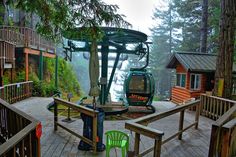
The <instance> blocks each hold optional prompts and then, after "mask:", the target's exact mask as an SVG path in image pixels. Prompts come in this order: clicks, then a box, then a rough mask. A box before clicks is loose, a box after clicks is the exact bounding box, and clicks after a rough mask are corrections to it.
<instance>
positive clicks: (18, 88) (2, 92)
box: [0, 81, 33, 103]
mask: <svg viewBox="0 0 236 157" xmlns="http://www.w3.org/2000/svg"><path fill="white" fill-rule="evenodd" d="M32 91H33V81H26V82H19V83H13V84H8V85H4V86H2V87H0V98H2V99H3V100H5V101H7V102H8V103H15V102H17V101H20V100H23V99H25V98H28V97H30V96H32Z"/></svg>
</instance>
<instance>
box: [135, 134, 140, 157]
mask: <svg viewBox="0 0 236 157" xmlns="http://www.w3.org/2000/svg"><path fill="white" fill-rule="evenodd" d="M139 143H140V134H138V133H135V139H134V156H138V155H139Z"/></svg>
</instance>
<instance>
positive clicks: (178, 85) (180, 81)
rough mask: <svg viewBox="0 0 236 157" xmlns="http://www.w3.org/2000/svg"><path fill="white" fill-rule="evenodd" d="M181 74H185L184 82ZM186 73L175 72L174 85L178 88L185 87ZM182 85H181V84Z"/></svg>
mask: <svg viewBox="0 0 236 157" xmlns="http://www.w3.org/2000/svg"><path fill="white" fill-rule="evenodd" d="M178 75H180V80H179V83H180V84H178ZM183 75H184V76H185V80H184V84H182V83H183V80H182V79H183ZM186 81H187V74H186V73H176V86H177V87H180V88H186ZM182 85H183V86H182Z"/></svg>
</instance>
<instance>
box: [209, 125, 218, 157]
mask: <svg viewBox="0 0 236 157" xmlns="http://www.w3.org/2000/svg"><path fill="white" fill-rule="evenodd" d="M218 129H219V128H218V127H217V126H215V125H212V128H211V140H210V146H209V152H208V157H214V156H216V155H217V154H216V146H217V143H218V141H219V138H218V132H219V130H218ZM218 155H219V154H218Z"/></svg>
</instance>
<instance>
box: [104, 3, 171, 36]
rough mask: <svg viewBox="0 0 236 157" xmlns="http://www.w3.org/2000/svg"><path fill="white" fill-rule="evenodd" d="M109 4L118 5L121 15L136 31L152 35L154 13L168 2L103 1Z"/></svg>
mask: <svg viewBox="0 0 236 157" xmlns="http://www.w3.org/2000/svg"><path fill="white" fill-rule="evenodd" d="M103 1H104V2H106V3H107V4H117V5H118V6H119V8H120V9H119V12H118V13H120V14H124V15H125V16H126V18H125V19H126V20H127V21H128V22H129V23H131V24H132V25H133V28H132V29H134V30H139V31H141V32H143V33H146V34H147V35H151V32H150V30H149V28H152V26H153V20H152V16H153V11H154V9H155V7H164V6H165V5H166V4H167V3H166V2H167V1H168V0H103Z"/></svg>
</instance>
